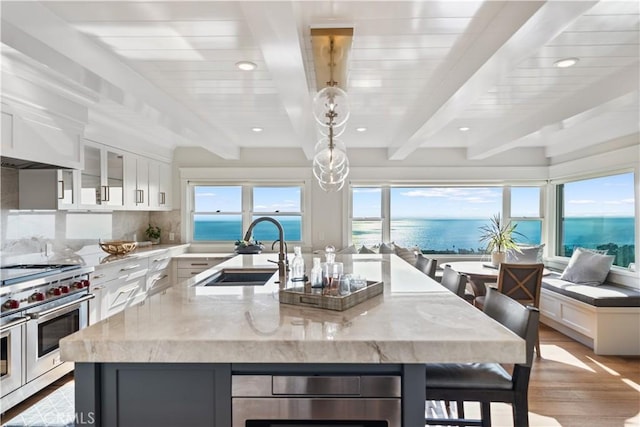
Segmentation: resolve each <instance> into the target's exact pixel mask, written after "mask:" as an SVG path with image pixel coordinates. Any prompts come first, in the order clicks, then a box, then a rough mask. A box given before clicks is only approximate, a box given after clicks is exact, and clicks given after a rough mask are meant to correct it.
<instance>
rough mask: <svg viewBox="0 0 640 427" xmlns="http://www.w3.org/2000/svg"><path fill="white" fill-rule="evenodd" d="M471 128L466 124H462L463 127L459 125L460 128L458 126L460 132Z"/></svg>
mask: <svg viewBox="0 0 640 427" xmlns="http://www.w3.org/2000/svg"><path fill="white" fill-rule="evenodd" d="M469 129H471V128H469V127H466V126H462V127H459V128H458V130H459V131H460V132H466V131H468V130H469Z"/></svg>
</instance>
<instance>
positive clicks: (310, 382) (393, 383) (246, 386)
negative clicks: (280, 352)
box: [231, 375, 402, 398]
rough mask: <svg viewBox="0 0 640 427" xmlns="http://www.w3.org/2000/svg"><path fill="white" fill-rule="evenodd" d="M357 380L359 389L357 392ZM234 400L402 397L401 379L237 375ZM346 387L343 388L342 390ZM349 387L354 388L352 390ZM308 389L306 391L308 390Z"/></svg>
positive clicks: (232, 382) (233, 378)
mask: <svg viewBox="0 0 640 427" xmlns="http://www.w3.org/2000/svg"><path fill="white" fill-rule="evenodd" d="M354 378H357V379H358V382H359V385H358V387H359V390H358V391H355V389H353V387H355V386H354V384H355V382H354V380H353V379H354ZM231 384H232V388H231V395H232V396H233V397H241V396H246V397H260V396H262V397H271V396H275V395H279V396H286V395H291V396H295V395H301V394H305V393H306V394H309V395H314V396H317V395H354V396H359V397H398V398H399V397H400V396H401V392H402V391H401V381H400V377H399V376H384V375H380V376H378V375H362V376H344V377H340V376H330V377H327V376H274V377H273V380H272V377H271V376H270V375H234V376H233V377H232V379H231ZM341 387H342V388H341ZM348 387H352V389H349V388H348ZM305 390H306V391H305Z"/></svg>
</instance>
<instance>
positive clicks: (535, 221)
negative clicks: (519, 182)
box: [510, 187, 542, 245]
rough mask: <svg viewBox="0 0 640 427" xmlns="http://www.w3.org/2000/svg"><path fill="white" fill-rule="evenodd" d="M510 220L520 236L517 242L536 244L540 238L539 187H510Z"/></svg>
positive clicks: (517, 237)
mask: <svg viewBox="0 0 640 427" xmlns="http://www.w3.org/2000/svg"><path fill="white" fill-rule="evenodd" d="M510 192H511V222H512V223H513V224H516V225H517V227H516V231H517V232H519V233H521V234H522V236H514V237H515V240H516V241H517V242H518V243H524V244H529V245H538V244H540V241H541V239H542V218H541V214H540V212H541V209H540V187H511V189H510Z"/></svg>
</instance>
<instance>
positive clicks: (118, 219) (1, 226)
mask: <svg viewBox="0 0 640 427" xmlns="http://www.w3.org/2000/svg"><path fill="white" fill-rule="evenodd" d="M0 172H1V174H0V253H1V254H2V256H3V257H6V256H10V255H17V254H25V253H38V252H43V251H45V248H46V245H47V244H49V247H50V248H51V249H52V250H53V251H54V252H59V251H62V250H69V249H70V250H72V251H76V250H79V249H81V248H83V247H85V246H91V245H95V247H96V248H97V247H98V240H99V239H103V240H108V239H126V240H133V239H134V238H135V239H136V240H138V241H144V240H147V238H146V236H145V234H144V230H145V229H146V228H147V226H148V224H149V212H136V211H113V212H86V211H78V212H67V211H53V210H19V209H18V171H17V170H15V169H8V168H0ZM177 218H178V226H177V228H178V229H179V218H180V216H179V214H178V215H177ZM165 237H167V238H168V235H167V236H163V240H164V238H165ZM176 239H177V240H176V242H178V241H179V238H176Z"/></svg>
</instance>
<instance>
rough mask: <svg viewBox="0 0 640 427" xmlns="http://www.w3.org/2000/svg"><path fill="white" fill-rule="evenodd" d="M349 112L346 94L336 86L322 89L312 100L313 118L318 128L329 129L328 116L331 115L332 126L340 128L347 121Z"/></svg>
mask: <svg viewBox="0 0 640 427" xmlns="http://www.w3.org/2000/svg"><path fill="white" fill-rule="evenodd" d="M350 114H351V111H350V109H349V99H348V97H347V92H345V91H344V90H342V89H340V88H339V87H337V86H328V87H325V88H324V89H322V90H321V91H320V92H318V93H317V94H316V96H315V97H314V98H313V117H315V119H316V122H318V124H319V125H320V126H323V127H329V126H330V123H329V122H330V121H331V120H327V119H330V117H329V116H330V115H333V126H335V127H340V126H342V125H344V124H345V123H346V122H347V120H349V115H350Z"/></svg>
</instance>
